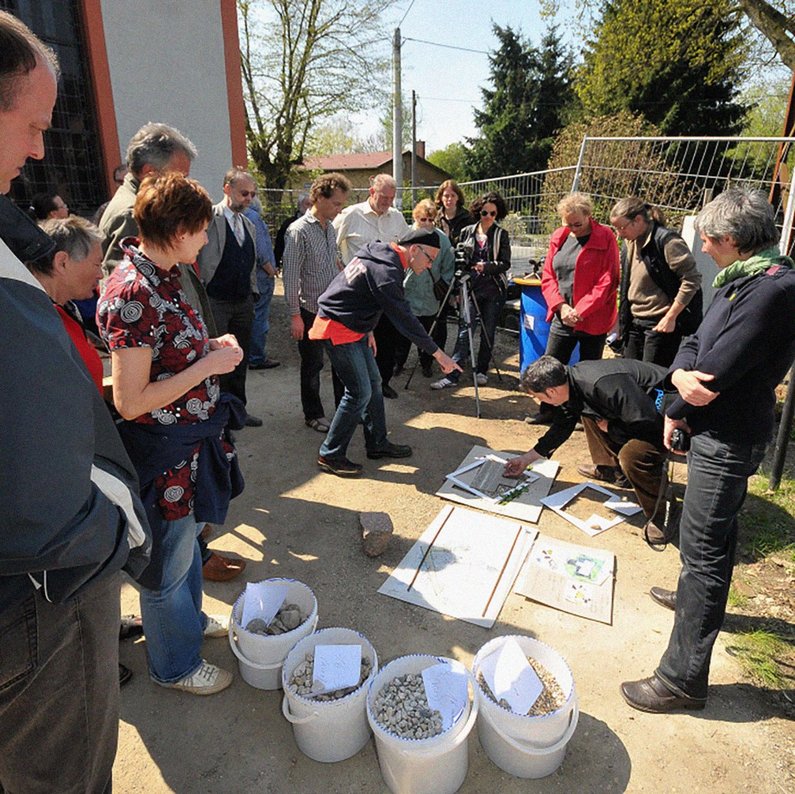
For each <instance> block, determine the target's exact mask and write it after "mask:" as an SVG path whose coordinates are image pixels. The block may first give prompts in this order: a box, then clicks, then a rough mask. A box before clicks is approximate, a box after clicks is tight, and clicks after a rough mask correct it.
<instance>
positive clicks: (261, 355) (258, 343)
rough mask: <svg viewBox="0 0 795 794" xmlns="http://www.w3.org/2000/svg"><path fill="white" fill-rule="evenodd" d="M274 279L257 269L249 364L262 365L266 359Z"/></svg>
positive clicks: (259, 268)
mask: <svg viewBox="0 0 795 794" xmlns="http://www.w3.org/2000/svg"><path fill="white" fill-rule="evenodd" d="M275 284H276V278H275V277H274V276H269V275H268V274H267V273H266V272H265V271H264V270H263V269H262V268H261V267H258V268H257V289H259V300H258V301H257V302H256V303H255V304H254V325H252V326H251V345H250V347H249V351H248V363H249V364H263V363H264V362H265V360H266V359H267V358H268V354H267V352H266V350H267V346H268V331H269V330H270V327H271V326H270V316H271V298H273V287H274V285H275Z"/></svg>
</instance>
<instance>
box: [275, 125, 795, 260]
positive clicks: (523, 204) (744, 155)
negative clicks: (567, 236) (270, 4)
mask: <svg viewBox="0 0 795 794" xmlns="http://www.w3.org/2000/svg"><path fill="white" fill-rule="evenodd" d="M793 144H795V138H785V137H765V138H762V137H755V138H748V137H746V138H738V137H735V138H728V137H726V138H721V137H699V138H674V137H654V138H629V137H626V138H621V137H617V138H602V137H588V136H586V137H585V138H583V141H582V144H581V146H580V152H579V157H578V159H577V163H576V164H574V165H571V166H566V167H562V168H554V169H550V170H546V171H535V172H532V173H526V174H514V175H511V176H501V177H495V178H491V179H482V180H478V181H473V182H462V183H459V186H460V187H461V189H462V190H463V192H464V196H465V198H466V201H467V203H469V202H471V201H472V200H474V199H475V198H476V197H478V196H480V195H483V194H484V193H487V192H490V191H496V192H498V193H500V195H501V196H502V197H503V199H504V200H505V204H506V206H507V208H508V212H509V216H508V218H506V219H505V221H504V222H503V225H504V226H506V228H507V229H508V232H509V234H510V235H511V240H512V242H513V243H514V245H515V246H519V247H522V249H523V252H524V249H527V251H528V252H533V251H536V250H537V249H538V248H539V247H543V246H545V240H546V238H547V236H548V235H549V234H550V233H551V232H552V231H553V230H554V229H555V228H556V227H557V226H558V225H559V219H558V216H557V212H556V206H557V204H558V202H559V201H560V199H561V198H563V197H564V196H565V195H566V194H568V193H570V192H571V191H573V190H580V191H582V192H584V193H588V194H589V195H590V196H591V199H592V201H593V203H594V217H596V218H597V219H598V220H600V221H603V222H605V223H606V222H607V221H608V220H609V214H610V209H611V207H612V206H613V204H615V202H616V201H618V200H619V199H621V198H624V197H626V196H640V197H642V198H644V199H645V200H646V201H648V202H649V203H650V204H654V205H656V206H658V207H660V208H661V209H662V210H663V211H664V212H665V214H666V215H667V216H668V222H669V225H670V226H672V227H674V228H677V227H679V226H680V225H681V222H682V220H683V218H684V217H685V216H687V215H694V214H696V213H697V212H698V211H699V210H700V209H701V207H703V206H704V204H706V203H707V202H708V201H710V200H711V199H712V198H714V197H715V196H716V195H718V194H719V193H721V192H722V191H724V190H726V189H727V188H728V187H731V186H742V187H749V188H757V189H761V190H764V191H765V192H766V193H767V194H768V197H769V199H770V201H771V203H772V204H773V206H774V208H775V210H776V221H777V224H778V226H779V228H780V229H781V232H782V246H781V247H782V250H787V251H790V250H791V247H792V241H791V237H792V235H791V229H792V223H793V214H794V213H795V203H794V202H795V192H794V191H792V189H791V183H792V178H793V175H794V174H795V162H793V161H794V160H795V147H794V146H793ZM438 187H439V186H438V185H422V186H419V185H415V186H410V185H409V186H405V187H402V188H400V189H399V190H398V197H397V204H398V206H402V208H403V212H404V214H405V215H406V217H407V219H408V220H410V216H411V209H412V206H413V202H414V201H416V200H419V199H422V198H427V197H430V198H433V197H434V196H435V194H436V191H437V189H438ZM303 192H305V191H302V190H297V189H292V190H283V191H282V190H279V191H274V190H261V191H260V196H261V197H262V199H263V212H264V214H265V216H266V218H267V220H268V221H269V222H270V223H271V224H272V226H273V224H275V226H276V227H277V228H278V225H279V224H280V223H281V221H282V220H283V219H284V218H286V217H289V216H290V215H291V214H292V213H293V212H294V211H295V207H296V205H297V202H298V198H299V196H300V195H301V193H303ZM367 195H368V192H367V189H366V188H354V190H353V191H352V192H351V196H350V198H349V202H350V203H354V202H359V201H364V200H365V199H366V198H367ZM530 255H531V256H532V255H533V254H532V253H530Z"/></svg>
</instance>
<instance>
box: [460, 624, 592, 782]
mask: <svg viewBox="0 0 795 794" xmlns="http://www.w3.org/2000/svg"><path fill="white" fill-rule="evenodd" d="M472 673H473V675H474V677H475V680H476V682H477V698H478V702H479V703H480V716H479V718H478V737H479V738H480V743H481V745H482V746H483V749H484V750H485V751H486V754H487V755H488V756H489V758H490V759H491V760H492V761H493V762H494V763H495V764H496V765H497V766H498V767H500V769H503V770H504V771H506V772H508V773H509V774H511V775H514V776H516V777H521V778H540V777H546V776H547V775H551V774H552V773H553V772H554V771H555V770H556V769H557V768H558V767H559V766H560V765H561V763H562V762H563V758H564V757H565V755H566V745H567V744H568V743H569V740H570V739H571V737H572V735H573V734H574V731H575V729H576V728H577V721H578V719H579V706H578V703H577V693H576V691H575V688H574V677H573V676H572V674H571V670H570V669H569V666H568V664H566V661H565V660H564V659H563V657H562V656H561V655H560V654H559V653H558V652H557V651H556V650H554V649H553V648H550V647H549V646H548V645H545V644H544V643H543V642H539V641H538V640H534V639H532V638H531V637H525V636H522V635H509V636H504V637H496V638H495V639H493V640H491V641H490V642H487V643H486V644H485V645H484V646H483V647H482V648H481V649H480V650H479V651H478V653H477V655H476V656H475V659H474V661H473V663H472Z"/></svg>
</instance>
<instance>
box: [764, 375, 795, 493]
mask: <svg viewBox="0 0 795 794" xmlns="http://www.w3.org/2000/svg"><path fill="white" fill-rule="evenodd" d="M793 414H795V367H793V368H792V369H791V370H790V371H789V386H788V387H787V397H786V399H785V400H784V409H783V410H782V412H781V423H780V424H779V426H778V435H777V436H776V448H775V450H774V452H773V468H772V469H771V471H770V484H769V486H768V487H769V488H770V490H771V491H775V490H776V489H777V488H778V486H779V485H780V484H781V475H782V474H783V472H784V462H785V460H786V458H787V445H788V444H789V433H790V429H791V428H792V416H793Z"/></svg>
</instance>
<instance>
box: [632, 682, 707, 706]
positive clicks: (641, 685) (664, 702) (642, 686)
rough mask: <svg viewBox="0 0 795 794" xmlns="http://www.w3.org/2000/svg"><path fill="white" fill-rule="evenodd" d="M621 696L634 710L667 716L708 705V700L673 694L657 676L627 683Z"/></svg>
mask: <svg viewBox="0 0 795 794" xmlns="http://www.w3.org/2000/svg"><path fill="white" fill-rule="evenodd" d="M621 696H622V697H623V698H624V700H626V701H627V703H629V705H630V706H632V708H633V709H637V710H638V711H648V712H650V713H652V714H665V713H666V712H668V711H675V710H676V709H689V710H691V711H698V710H700V709H703V708H704V706H705V705H706V703H707V699H706V698H693V697H690V696H689V695H677V694H676V693H675V692H671V690H670V689H668V687H667V686H666V685H665V684H664V683H663V682H662V681H660V679H659V678H657V676H656V675H652V676H649V678H643V679H641V680H640V681H625V682H624V683H623V684H621Z"/></svg>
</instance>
